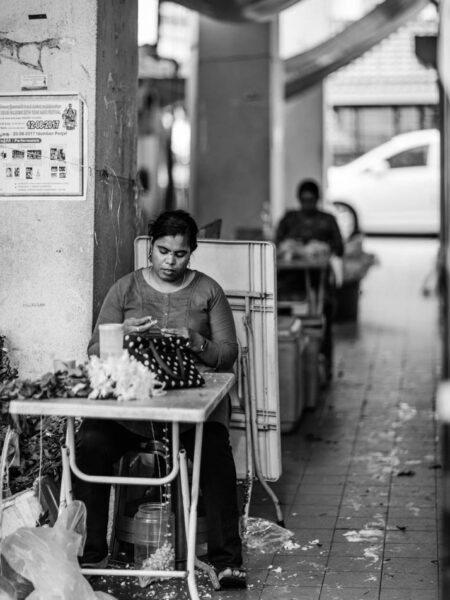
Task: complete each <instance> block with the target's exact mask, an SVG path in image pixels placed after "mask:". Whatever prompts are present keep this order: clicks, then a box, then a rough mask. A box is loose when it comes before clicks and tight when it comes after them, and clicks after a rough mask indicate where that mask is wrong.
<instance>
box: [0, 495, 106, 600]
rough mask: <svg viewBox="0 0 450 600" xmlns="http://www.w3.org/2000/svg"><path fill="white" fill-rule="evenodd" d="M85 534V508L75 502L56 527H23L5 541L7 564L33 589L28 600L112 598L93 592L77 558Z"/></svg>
mask: <svg viewBox="0 0 450 600" xmlns="http://www.w3.org/2000/svg"><path fill="white" fill-rule="evenodd" d="M85 531H86V507H85V505H84V504H83V503H82V502H80V501H78V500H75V501H74V502H71V503H70V504H69V506H68V507H67V508H66V509H64V510H63V511H62V512H61V513H60V515H59V516H58V519H57V521H56V523H55V525H54V526H53V527H21V528H20V529H17V531H15V532H14V533H12V534H11V535H9V536H7V537H6V538H5V540H4V541H3V544H2V554H3V556H4V558H5V560H6V561H7V562H8V564H9V566H10V567H11V568H12V569H14V571H16V572H17V573H18V574H19V575H20V576H21V577H24V578H26V579H28V580H29V581H31V583H32V584H33V586H34V590H33V591H32V592H31V594H30V595H29V596H27V600H80V599H81V598H82V599H83V600H98V599H99V598H102V599H105V600H106V598H110V599H111V598H113V596H110V595H108V594H105V593H103V592H98V593H96V592H94V590H93V589H92V587H91V586H90V584H89V583H88V581H87V579H85V578H84V577H83V575H82V573H81V569H80V566H79V564H78V559H77V555H81V554H82V552H83V546H84V536H85Z"/></svg>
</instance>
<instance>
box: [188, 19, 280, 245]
mask: <svg viewBox="0 0 450 600" xmlns="http://www.w3.org/2000/svg"><path fill="white" fill-rule="evenodd" d="M193 82H194V85H195V92H194V94H193V96H192V103H191V106H192V107H193V108H194V113H193V116H192V123H193V128H192V140H193V152H192V155H193V163H192V178H191V194H190V196H191V200H190V206H191V210H192V211H193V212H194V214H195V216H196V218H197V219H198V222H199V224H200V225H204V224H206V223H209V222H210V221H213V220H215V219H217V218H222V219H223V225H222V237H223V238H234V237H235V235H236V230H237V228H242V227H260V226H261V224H262V223H261V211H262V210H263V208H264V206H265V203H273V202H275V201H276V198H277V197H279V196H280V195H281V183H282V179H281V166H282V147H281V141H282V132H281V129H282V111H281V107H282V83H281V78H280V61H279V58H278V23H277V21H274V22H273V23H270V24H230V23H219V22H216V21H213V20H210V19H208V18H204V17H202V18H200V22H199V35H198V48H197V71H196V73H195V75H194V77H193Z"/></svg>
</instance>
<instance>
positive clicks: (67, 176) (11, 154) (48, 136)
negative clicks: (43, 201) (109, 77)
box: [0, 94, 85, 200]
mask: <svg viewBox="0 0 450 600" xmlns="http://www.w3.org/2000/svg"><path fill="white" fill-rule="evenodd" d="M83 136H84V119H83V102H82V100H81V98H80V97H79V96H78V95H76V94H61V95H48V94H46V95H44V94H32V95H31V94H24V95H9V96H0V200H11V199H14V198H15V197H22V198H23V197H29V198H32V197H40V198H43V197H44V198H46V197H55V199H66V198H73V199H77V198H78V199H83V190H84V164H85V160H84V153H85V150H84V140H83Z"/></svg>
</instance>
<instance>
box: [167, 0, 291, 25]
mask: <svg viewBox="0 0 450 600" xmlns="http://www.w3.org/2000/svg"><path fill="white" fill-rule="evenodd" d="M176 2H177V4H181V5H182V6H185V7H186V8H190V9H191V10H195V11H197V12H199V13H201V14H202V15H205V16H207V17H211V18H212V19H216V20H218V21H230V22H249V21H250V22H251V21H259V22H264V21H270V20H271V19H273V18H274V17H275V16H277V14H278V13H279V12H281V11H282V10H284V9H286V8H289V6H292V5H293V4H298V2H301V0H176Z"/></svg>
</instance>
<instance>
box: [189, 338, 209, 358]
mask: <svg viewBox="0 0 450 600" xmlns="http://www.w3.org/2000/svg"><path fill="white" fill-rule="evenodd" d="M207 343H208V340H207V339H206V338H201V339H199V340H198V341H197V342H196V344H195V345H193V346H191V348H192V351H193V352H195V353H196V354H200V353H201V352H204V351H205V350H206V345H207Z"/></svg>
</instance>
